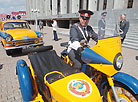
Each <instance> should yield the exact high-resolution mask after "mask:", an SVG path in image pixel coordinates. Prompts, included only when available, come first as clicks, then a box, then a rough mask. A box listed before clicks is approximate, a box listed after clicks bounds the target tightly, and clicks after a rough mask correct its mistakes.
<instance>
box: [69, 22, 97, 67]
mask: <svg viewBox="0 0 138 102" xmlns="http://www.w3.org/2000/svg"><path fill="white" fill-rule="evenodd" d="M90 34H92V39H93V40H95V41H97V39H98V35H97V34H96V33H95V32H94V30H93V29H92V27H91V26H89V25H87V26H86V27H83V26H82V25H81V24H80V23H75V24H74V25H72V26H71V29H70V41H69V47H68V52H69V57H70V59H71V60H72V61H73V62H74V65H73V67H74V68H81V62H80V56H78V52H77V50H78V48H80V47H81V45H80V42H81V41H82V40H85V42H86V43H87V42H89V40H90Z"/></svg>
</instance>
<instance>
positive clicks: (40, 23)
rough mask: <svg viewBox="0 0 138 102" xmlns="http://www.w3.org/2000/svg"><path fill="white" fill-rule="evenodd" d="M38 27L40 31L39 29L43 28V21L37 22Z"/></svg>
mask: <svg viewBox="0 0 138 102" xmlns="http://www.w3.org/2000/svg"><path fill="white" fill-rule="evenodd" d="M39 29H40V31H41V29H42V30H43V22H42V21H41V20H40V22H39Z"/></svg>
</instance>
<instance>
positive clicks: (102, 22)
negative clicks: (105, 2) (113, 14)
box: [98, 12, 107, 39]
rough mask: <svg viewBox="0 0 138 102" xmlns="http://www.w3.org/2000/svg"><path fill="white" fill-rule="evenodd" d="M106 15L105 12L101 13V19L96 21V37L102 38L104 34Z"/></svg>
mask: <svg viewBox="0 0 138 102" xmlns="http://www.w3.org/2000/svg"><path fill="white" fill-rule="evenodd" d="M106 15H107V12H103V13H101V19H100V20H99V21H98V39H102V38H104V36H105V27H106V22H105V17H106Z"/></svg>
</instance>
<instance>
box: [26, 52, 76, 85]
mask: <svg viewBox="0 0 138 102" xmlns="http://www.w3.org/2000/svg"><path fill="white" fill-rule="evenodd" d="M28 58H29V60H30V62H31V65H32V67H33V69H34V71H35V73H36V75H37V77H38V80H40V81H42V82H43V83H44V76H45V75H46V74H47V73H49V72H52V71H59V72H62V73H63V74H64V75H65V76H68V75H70V74H73V73H76V72H78V70H77V69H75V68H73V67H71V66H69V65H68V64H66V63H65V62H64V61H63V60H62V59H61V58H60V57H59V56H58V55H57V54H56V51H55V50H49V51H44V52H38V53H33V54H29V55H28ZM61 78H63V77H61V75H59V74H52V75H48V77H47V81H48V82H49V83H52V82H54V81H56V80H59V79H61Z"/></svg>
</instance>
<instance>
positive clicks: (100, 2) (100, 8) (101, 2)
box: [99, 0, 104, 10]
mask: <svg viewBox="0 0 138 102" xmlns="http://www.w3.org/2000/svg"><path fill="white" fill-rule="evenodd" d="M103 5H104V0H99V10H103Z"/></svg>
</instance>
